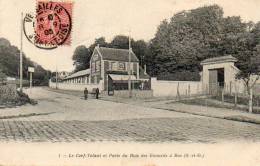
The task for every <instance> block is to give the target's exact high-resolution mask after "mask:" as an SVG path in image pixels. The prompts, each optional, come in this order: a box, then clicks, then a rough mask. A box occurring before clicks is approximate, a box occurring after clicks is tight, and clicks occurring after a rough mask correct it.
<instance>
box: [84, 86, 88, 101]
mask: <svg viewBox="0 0 260 166" xmlns="http://www.w3.org/2000/svg"><path fill="white" fill-rule="evenodd" d="M84 98H85V100H87V99H88V88H85V89H84Z"/></svg>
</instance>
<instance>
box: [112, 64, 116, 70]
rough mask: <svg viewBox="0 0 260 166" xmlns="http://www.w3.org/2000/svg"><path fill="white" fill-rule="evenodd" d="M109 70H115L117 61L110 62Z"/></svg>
mask: <svg viewBox="0 0 260 166" xmlns="http://www.w3.org/2000/svg"><path fill="white" fill-rule="evenodd" d="M111 70H117V63H116V62H111Z"/></svg>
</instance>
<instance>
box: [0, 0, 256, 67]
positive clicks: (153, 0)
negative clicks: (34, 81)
mask: <svg viewBox="0 0 260 166" xmlns="http://www.w3.org/2000/svg"><path fill="white" fill-rule="evenodd" d="M73 2H74V8H73V29H72V44H71V46H63V47H59V48H57V49H55V50H42V49H39V48H36V47H34V46H33V45H32V44H31V43H29V42H28V41H27V39H26V38H25V37H24V39H23V43H24V47H23V51H24V52H25V54H26V56H28V57H29V58H31V59H32V60H33V61H35V62H37V63H39V64H41V65H42V66H43V67H44V68H46V69H50V70H52V71H54V70H55V68H56V56H57V59H58V61H57V66H58V70H59V71H61V70H65V71H71V70H73V62H72V60H71V57H72V54H73V51H74V49H75V47H76V46H78V45H81V44H83V45H86V46H88V45H89V44H91V43H93V42H94V40H95V38H98V37H101V36H104V37H105V38H106V39H107V40H108V41H110V40H111V39H112V38H113V36H115V35H118V34H123V35H128V31H129V29H131V36H132V37H133V38H134V39H135V40H138V39H144V40H146V41H148V40H149V39H151V38H152V37H153V36H154V34H155V32H156V29H157V26H158V25H159V24H160V21H162V20H163V19H169V18H170V17H172V16H173V15H174V14H175V13H176V12H179V11H182V10H189V9H193V8H196V7H199V6H204V5H210V4H218V5H220V6H221V7H223V9H224V14H225V16H233V15H236V16H238V15H240V16H241V18H242V19H243V20H244V21H248V20H251V21H254V22H257V21H260V10H259V7H260V0H74V1H73ZM35 4H36V0H0V37H5V38H7V39H8V40H9V41H10V42H11V43H12V44H13V45H16V46H20V18H21V12H33V11H35Z"/></svg>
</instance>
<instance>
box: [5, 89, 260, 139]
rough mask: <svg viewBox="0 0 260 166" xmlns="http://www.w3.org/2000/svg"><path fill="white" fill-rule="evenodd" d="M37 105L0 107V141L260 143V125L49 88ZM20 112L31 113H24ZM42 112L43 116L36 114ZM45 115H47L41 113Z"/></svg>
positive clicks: (38, 93) (41, 91) (37, 96)
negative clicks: (59, 91)
mask: <svg viewBox="0 0 260 166" xmlns="http://www.w3.org/2000/svg"><path fill="white" fill-rule="evenodd" d="M33 95H34V96H33V98H35V99H37V100H38V101H39V104H38V105H36V106H31V105H26V106H22V107H18V108H12V109H2V110H0V116H1V117H3V116H9V117H11V116H17V117H18V118H11V119H10V118H2V119H1V120H0V142H13V141H15V142H19V141H21V142H75V141H87V142H92V141H139V142H168V141H169V142H171V141H173V142H174V141H178V142H203V143H214V142H222V141H224V142H227V141H247V142H248V141H253V142H260V125H256V124H250V123H245V122H235V121H230V120H224V119H217V118H209V117H201V116H194V115H190V114H184V113H178V112H174V111H167V110H161V109H153V108H147V107H140V106H135V105H128V104H122V103H114V102H109V101H102V100H94V99H93V100H87V101H85V100H82V99H80V98H79V96H73V95H68V94H59V93H55V92H51V91H48V90H44V89H36V90H35V91H33ZM21 114H24V115H26V114H32V116H28V117H19V116H20V115H21ZM36 114H39V115H36ZM40 114H42V115H40Z"/></svg>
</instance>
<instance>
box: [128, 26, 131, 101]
mask: <svg viewBox="0 0 260 166" xmlns="http://www.w3.org/2000/svg"><path fill="white" fill-rule="evenodd" d="M128 38H129V42H128V43H129V50H128V92H129V98H131V97H132V90H131V73H132V72H131V38H130V31H129V37H128Z"/></svg>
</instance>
